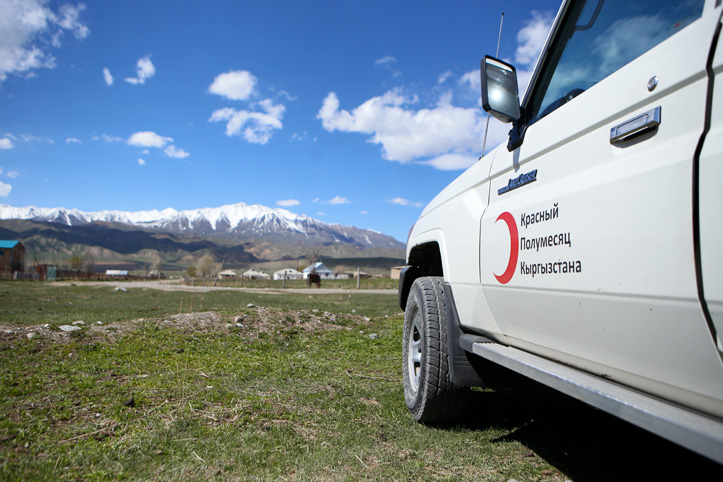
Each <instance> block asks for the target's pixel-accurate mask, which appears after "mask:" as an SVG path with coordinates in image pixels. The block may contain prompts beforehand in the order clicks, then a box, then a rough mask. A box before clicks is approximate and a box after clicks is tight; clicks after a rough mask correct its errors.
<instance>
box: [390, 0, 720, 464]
mask: <svg viewBox="0 0 723 482" xmlns="http://www.w3.org/2000/svg"><path fill="white" fill-rule="evenodd" d="M641 3H642V2H638V1H635V0H589V1H566V2H564V3H563V5H562V6H561V8H560V11H559V13H558V15H557V19H556V21H555V23H554V25H553V27H552V30H551V32H550V35H549V38H548V39H547V43H546V45H545V48H544V49H543V51H542V54H541V56H540V59H539V60H538V63H537V66H536V68H535V71H534V74H533V76H532V80H531V82H530V85H529V88H528V89H527V92H526V95H525V97H524V99H523V100H522V102H521V103H520V101H519V99H518V93H517V80H516V72H515V69H514V67H513V66H511V65H509V64H507V63H505V62H503V61H500V60H498V59H494V58H491V57H486V58H485V59H484V60H483V61H482V69H481V70H482V98H483V106H484V107H485V110H487V111H488V112H490V114H491V115H493V116H494V117H496V118H497V119H500V120H502V121H503V122H508V123H511V124H512V129H511V131H510V135H509V142H508V143H507V145H506V146H505V145H502V146H499V147H498V148H497V149H495V150H494V151H493V152H491V153H490V154H488V155H486V156H484V157H482V158H481V159H480V161H479V162H477V164H476V165H474V166H472V167H471V168H470V169H468V170H467V171H466V172H465V173H463V174H462V175H461V176H460V177H459V178H457V179H456V180H455V181H453V182H452V183H451V184H450V185H449V186H448V187H447V188H446V189H445V190H444V191H442V193H440V194H439V195H438V196H437V197H436V198H435V199H434V200H433V201H432V202H431V203H430V204H429V205H428V206H427V207H426V209H425V210H424V212H423V213H422V215H421V217H420V218H419V220H418V221H417V222H416V223H415V225H414V227H413V229H412V230H411V232H410V235H409V240H408V245H407V263H408V265H409V268H407V269H406V270H405V271H404V273H403V276H402V279H401V280H400V285H399V293H400V304H401V306H402V308H403V309H405V330H404V342H403V346H404V386H405V394H406V402H407V405H408V407H409V409H410V411H411V412H412V414H413V416H414V417H415V419H417V420H418V421H420V422H427V423H438V422H443V421H446V420H451V419H455V418H457V417H459V416H460V414H461V413H462V409H463V408H464V402H465V400H466V396H465V390H466V388H464V387H468V386H474V385H480V384H481V383H482V382H483V381H484V379H485V366H486V365H488V364H489V363H490V362H493V363H495V364H499V365H503V366H505V367H507V368H510V369H512V370H514V371H517V372H520V373H522V374H524V375H526V376H529V377H531V378H534V379H536V380H539V381H541V382H543V383H546V384H548V385H550V386H553V387H554V388H557V389H559V390H561V391H563V392H566V393H568V394H572V395H574V396H576V397H578V398H581V399H583V400H585V401H586V402H588V403H590V404H592V405H595V406H597V407H599V408H601V409H603V410H606V411H608V412H610V413H613V414H615V415H617V416H620V417H621V418H624V419H626V420H629V421H631V422H633V423H635V424H638V425H640V426H642V427H644V428H647V429H648V430H651V431H653V432H655V433H657V434H659V435H661V436H663V437H666V438H668V439H671V440H673V441H675V442H677V443H679V444H681V445H683V446H686V447H688V448H690V449H692V450H694V451H696V452H698V453H701V454H703V455H705V456H706V457H709V458H711V459H713V460H716V461H717V462H719V463H723V361H722V360H723V186H722V185H721V183H722V182H723V99H722V97H721V95H722V93H723V90H722V88H721V85H722V84H723V75H721V72H723V42H722V41H721V40H720V30H721V13H722V12H723V6H722V5H721V0H691V1H686V2H645V6H644V7H642V6H641V5H640V4H641Z"/></svg>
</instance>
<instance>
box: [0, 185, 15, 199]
mask: <svg viewBox="0 0 723 482" xmlns="http://www.w3.org/2000/svg"><path fill="white" fill-rule="evenodd" d="M12 190H13V187H12V186H11V185H10V184H5V183H4V182H0V197H8V195H9V194H10V191H12Z"/></svg>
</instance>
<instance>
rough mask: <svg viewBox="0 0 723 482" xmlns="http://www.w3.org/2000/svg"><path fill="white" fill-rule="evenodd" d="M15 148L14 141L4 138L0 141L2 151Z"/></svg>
mask: <svg viewBox="0 0 723 482" xmlns="http://www.w3.org/2000/svg"><path fill="white" fill-rule="evenodd" d="M13 147H15V146H14V145H13V141H11V140H10V138H8V137H3V138H2V139H0V149H12V148H13Z"/></svg>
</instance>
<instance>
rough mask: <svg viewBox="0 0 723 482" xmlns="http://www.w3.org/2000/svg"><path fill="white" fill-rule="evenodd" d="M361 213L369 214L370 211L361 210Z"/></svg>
mask: <svg viewBox="0 0 723 482" xmlns="http://www.w3.org/2000/svg"><path fill="white" fill-rule="evenodd" d="M359 214H364V215H367V214H369V211H359Z"/></svg>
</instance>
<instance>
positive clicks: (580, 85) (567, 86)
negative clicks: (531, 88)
mask: <svg viewBox="0 0 723 482" xmlns="http://www.w3.org/2000/svg"><path fill="white" fill-rule="evenodd" d="M703 4H704V0H683V1H680V2H665V1H660V0H656V1H642V2H639V1H635V0H589V1H586V2H582V4H581V5H577V6H575V7H572V11H571V12H570V15H569V16H568V20H567V21H566V25H564V26H563V28H562V31H561V32H560V34H561V35H559V36H558V39H559V40H558V42H557V45H556V46H554V47H553V48H554V51H553V55H552V56H551V57H550V62H548V66H547V68H546V70H545V71H544V72H543V73H542V76H541V78H540V80H541V81H540V83H539V84H538V87H537V88H536V92H535V94H534V95H533V98H532V103H531V105H530V106H529V109H530V113H531V117H530V118H532V119H536V118H540V117H544V116H545V115H547V114H549V113H550V112H552V111H553V110H555V109H556V108H558V107H560V106H561V105H562V104H564V103H565V102H567V101H569V100H570V99H572V98H573V97H575V96H577V95H579V94H581V93H582V92H584V91H585V90H587V89H589V88H590V87H592V86H593V85H595V84H597V83H598V82H600V81H601V80H602V79H604V78H605V77H607V76H608V75H610V74H612V73H613V72H615V71H616V70H618V69H620V68H621V67H623V66H625V65H626V64H628V63H630V62H631V61H632V60H634V59H636V58H637V57H639V56H640V55H642V54H644V53H645V52H646V51H648V50H650V49H651V48H653V47H655V46H656V45H658V44H659V43H660V42H662V41H663V40H665V39H667V38H668V37H670V36H671V35H673V34H675V33H676V32H679V31H681V30H682V29H683V28H685V27H686V26H688V25H690V24H691V23H692V22H693V21H695V20H696V19H698V18H700V16H701V15H702V13H703Z"/></svg>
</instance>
